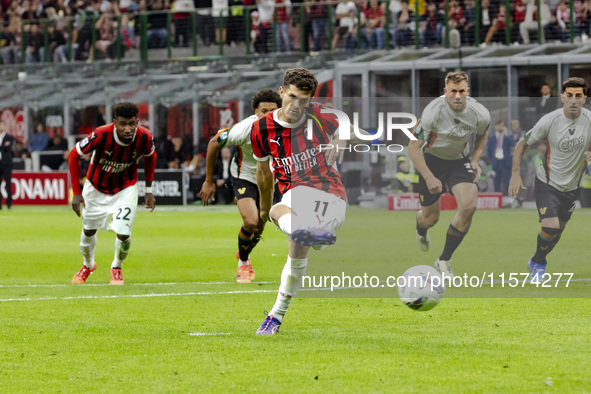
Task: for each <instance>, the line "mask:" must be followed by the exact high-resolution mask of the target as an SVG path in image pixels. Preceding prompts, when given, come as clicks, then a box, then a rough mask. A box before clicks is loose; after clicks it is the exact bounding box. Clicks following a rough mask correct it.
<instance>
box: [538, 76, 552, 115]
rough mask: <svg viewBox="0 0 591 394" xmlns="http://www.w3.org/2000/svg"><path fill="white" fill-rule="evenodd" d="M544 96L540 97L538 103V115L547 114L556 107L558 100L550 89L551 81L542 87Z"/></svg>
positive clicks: (541, 90)
mask: <svg viewBox="0 0 591 394" xmlns="http://www.w3.org/2000/svg"><path fill="white" fill-rule="evenodd" d="M540 93H541V94H542V98H540V99H539V101H538V104H537V105H536V113H537V115H538V117H542V116H544V115H546V114H547V113H548V112H550V111H553V110H555V109H556V104H557V103H556V101H555V99H554V98H553V97H552V90H551V89H550V84H549V83H544V84H543V85H542V87H541V88H540Z"/></svg>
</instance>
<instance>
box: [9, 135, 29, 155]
mask: <svg viewBox="0 0 591 394" xmlns="http://www.w3.org/2000/svg"><path fill="white" fill-rule="evenodd" d="M12 150H13V152H14V157H16V158H19V159H26V158H28V157H29V151H28V150H27V148H25V145H24V144H23V143H22V142H21V141H18V140H16V142H15V144H14V147H13V148H12Z"/></svg>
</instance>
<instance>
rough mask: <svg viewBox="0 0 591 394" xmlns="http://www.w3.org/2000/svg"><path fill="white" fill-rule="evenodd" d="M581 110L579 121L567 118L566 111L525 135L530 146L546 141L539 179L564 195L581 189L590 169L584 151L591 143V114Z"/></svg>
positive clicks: (548, 116)
mask: <svg viewBox="0 0 591 394" xmlns="http://www.w3.org/2000/svg"><path fill="white" fill-rule="evenodd" d="M581 111H582V112H581V116H579V117H578V118H577V119H571V118H568V117H566V116H565V115H564V109H563V108H560V109H557V110H555V111H552V112H550V113H548V114H546V115H544V116H543V117H542V119H540V120H539V121H538V123H536V125H535V126H534V127H533V128H532V129H531V130H530V131H528V132H527V134H526V135H525V142H526V143H527V144H528V145H533V144H535V143H536V142H540V141H544V142H545V143H546V146H547V148H546V155H545V156H544V161H543V162H542V164H541V165H540V167H538V170H537V171H536V177H537V178H538V179H539V180H541V181H543V182H544V183H548V184H549V185H550V186H552V187H555V188H556V189H558V190H560V191H563V192H569V191H572V190H575V189H578V188H579V187H580V186H581V182H582V177H583V173H584V172H585V169H586V168H587V162H586V161H585V155H584V152H585V151H588V150H589V148H590V144H591V111H589V110H588V109H585V108H582V109H581Z"/></svg>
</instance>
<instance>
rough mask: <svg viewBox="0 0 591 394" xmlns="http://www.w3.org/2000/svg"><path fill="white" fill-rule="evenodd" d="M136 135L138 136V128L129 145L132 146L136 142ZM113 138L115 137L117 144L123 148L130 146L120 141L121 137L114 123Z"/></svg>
mask: <svg viewBox="0 0 591 394" xmlns="http://www.w3.org/2000/svg"><path fill="white" fill-rule="evenodd" d="M136 134H137V126H136V128H135V132H134V133H133V138H132V139H131V142H130V143H129V144H131V143H132V142H133V141H134V140H135V136H136ZM113 136H114V137H115V141H117V143H118V144H119V145H121V146H128V145H129V144H126V143H124V142H121V140H120V139H119V136H118V135H117V126H115V124H114V123H113Z"/></svg>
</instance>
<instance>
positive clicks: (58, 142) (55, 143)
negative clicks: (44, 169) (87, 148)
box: [47, 134, 68, 150]
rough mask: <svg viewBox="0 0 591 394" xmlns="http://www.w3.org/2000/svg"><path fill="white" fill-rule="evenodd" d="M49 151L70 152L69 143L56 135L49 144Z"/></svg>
mask: <svg viewBox="0 0 591 394" xmlns="http://www.w3.org/2000/svg"><path fill="white" fill-rule="evenodd" d="M47 150H68V141H66V140H65V139H64V137H62V136H61V135H59V134H56V135H54V136H53V138H52V139H51V141H50V142H49V145H48V146H47Z"/></svg>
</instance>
